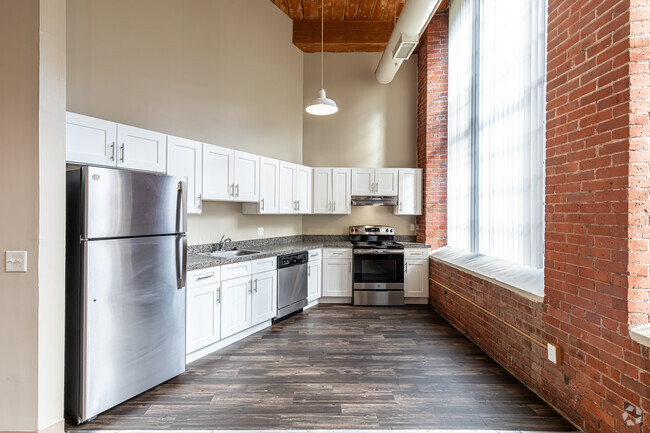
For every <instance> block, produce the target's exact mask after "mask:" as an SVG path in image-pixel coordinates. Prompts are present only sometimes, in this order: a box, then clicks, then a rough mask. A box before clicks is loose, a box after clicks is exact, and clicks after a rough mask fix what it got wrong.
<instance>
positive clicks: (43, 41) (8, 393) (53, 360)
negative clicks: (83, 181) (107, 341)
mask: <svg viewBox="0 0 650 433" xmlns="http://www.w3.org/2000/svg"><path fill="white" fill-rule="evenodd" d="M0 53H2V55H1V56H0V71H2V79H1V80H0V95H2V96H1V97H0V145H1V147H0V152H1V154H0V182H2V185H4V188H3V197H4V201H5V203H4V206H3V208H2V212H1V213H0V221H1V222H2V224H0V239H1V240H2V242H1V245H2V250H27V254H28V258H27V272H26V273H5V272H4V270H3V271H2V272H0V347H2V356H0V431H37V430H43V429H47V430H48V431H49V432H63V398H62V396H63V361H64V360H63V339H64V323H63V315H64V267H63V266H64V262H63V260H64V247H65V245H64V242H65V241H64V234H65V225H64V221H65V183H64V177H63V176H64V173H65V135H64V134H65V127H64V119H65V117H64V115H65V0H40V1H39V0H0Z"/></svg>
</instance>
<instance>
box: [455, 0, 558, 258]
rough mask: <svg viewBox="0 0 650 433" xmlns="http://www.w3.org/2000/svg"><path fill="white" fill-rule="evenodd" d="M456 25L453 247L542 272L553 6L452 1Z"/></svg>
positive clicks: (542, 0)
mask: <svg viewBox="0 0 650 433" xmlns="http://www.w3.org/2000/svg"><path fill="white" fill-rule="evenodd" d="M449 21H450V31H449V45H450V50H449V51H450V55H449V77H450V78H449V107H450V110H449V153H448V157H449V167H448V170H449V171H448V173H449V181H448V184H449V190H448V206H449V214H448V221H449V237H448V239H449V241H448V242H449V245H451V246H454V247H456V248H461V249H464V250H468V251H472V252H476V253H479V254H484V255H486V256H490V257H495V258H499V259H504V260H508V261H510V262H514V263H519V264H522V265H526V266H532V267H536V268H541V267H543V225H544V221H543V216H544V214H543V212H544V206H543V202H544V196H543V193H544V191H543V184H544V142H545V137H544V131H545V127H544V115H545V75H546V61H545V59H546V0H527V1H521V0H501V1H494V0H453V2H452V3H451V6H450V14H449ZM468 57H469V60H468ZM468 63H469V64H470V65H469V66H468ZM468 105H469V107H470V108H467V106H468ZM468 135H469V137H468Z"/></svg>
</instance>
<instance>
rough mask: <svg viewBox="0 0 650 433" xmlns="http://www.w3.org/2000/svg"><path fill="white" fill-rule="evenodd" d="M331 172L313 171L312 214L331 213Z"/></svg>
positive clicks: (317, 169) (323, 169)
mask: <svg viewBox="0 0 650 433" xmlns="http://www.w3.org/2000/svg"><path fill="white" fill-rule="evenodd" d="M332 207H333V203H332V170H331V169H329V168H315V169H314V213H315V214H323V213H332Z"/></svg>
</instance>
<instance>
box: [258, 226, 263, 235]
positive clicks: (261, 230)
mask: <svg viewBox="0 0 650 433" xmlns="http://www.w3.org/2000/svg"><path fill="white" fill-rule="evenodd" d="M257 236H264V227H258V228H257Z"/></svg>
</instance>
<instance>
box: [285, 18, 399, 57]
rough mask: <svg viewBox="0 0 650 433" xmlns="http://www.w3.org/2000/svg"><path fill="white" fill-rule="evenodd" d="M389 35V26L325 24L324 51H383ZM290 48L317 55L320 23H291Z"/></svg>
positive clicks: (390, 28)
mask: <svg viewBox="0 0 650 433" xmlns="http://www.w3.org/2000/svg"><path fill="white" fill-rule="evenodd" d="M392 32H393V23H392V22H381V21H380V22H377V21H360V20H354V21H338V20H335V21H332V20H330V21H325V38H324V39H325V44H324V45H325V51H327V52H334V53H341V52H378V51H384V49H385V48H386V44H387V43H388V39H389V38H390V35H391V33H392ZM293 44H294V45H295V46H297V47H298V48H300V49H301V50H302V51H304V52H306V53H316V52H319V51H320V22H318V21H294V22H293Z"/></svg>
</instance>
